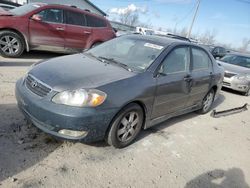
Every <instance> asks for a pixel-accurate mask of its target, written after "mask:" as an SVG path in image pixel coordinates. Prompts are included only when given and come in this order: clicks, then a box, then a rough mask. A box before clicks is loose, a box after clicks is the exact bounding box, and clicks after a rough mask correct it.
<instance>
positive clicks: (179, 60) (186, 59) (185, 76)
mask: <svg viewBox="0 0 250 188" xmlns="http://www.w3.org/2000/svg"><path fill="white" fill-rule="evenodd" d="M189 64H190V48H189V47H188V46H182V47H177V48H174V49H173V50H172V51H171V52H170V53H168V55H167V56H166V58H165V59H164V60H163V62H162V64H161V66H160V68H159V73H158V74H157V75H158V76H157V78H156V79H157V87H156V94H155V101H154V107H153V112H152V119H154V118H157V117H162V116H165V115H167V114H170V113H175V112H177V111H180V110H183V109H184V108H185V107H186V103H187V100H188V98H189V91H190V89H189V88H190V79H189Z"/></svg>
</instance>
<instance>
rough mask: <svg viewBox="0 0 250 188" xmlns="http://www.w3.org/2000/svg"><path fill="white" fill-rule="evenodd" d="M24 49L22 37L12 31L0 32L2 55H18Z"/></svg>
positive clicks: (0, 50)
mask: <svg viewBox="0 0 250 188" xmlns="http://www.w3.org/2000/svg"><path fill="white" fill-rule="evenodd" d="M24 49H25V42H24V40H23V38H22V37H21V36H20V35H19V34H17V33H15V32H13V31H7V30H6V31H2V32H0V54H1V55H2V56H3V57H19V56H20V55H22V53H23V51H24Z"/></svg>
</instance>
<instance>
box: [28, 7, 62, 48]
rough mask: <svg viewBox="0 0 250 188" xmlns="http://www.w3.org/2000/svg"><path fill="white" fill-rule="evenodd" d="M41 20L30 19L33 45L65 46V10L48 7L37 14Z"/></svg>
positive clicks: (30, 34)
mask: <svg viewBox="0 0 250 188" xmlns="http://www.w3.org/2000/svg"><path fill="white" fill-rule="evenodd" d="M36 15H37V16H38V17H39V18H41V21H38V20H33V19H32V18H31V19H30V22H29V36H30V42H31V44H32V45H33V46H40V45H43V46H56V47H61V48H64V30H65V24H64V23H63V22H64V21H63V19H64V18H63V10H62V9H57V8H48V9H45V10H42V11H41V12H39V13H37V14H36Z"/></svg>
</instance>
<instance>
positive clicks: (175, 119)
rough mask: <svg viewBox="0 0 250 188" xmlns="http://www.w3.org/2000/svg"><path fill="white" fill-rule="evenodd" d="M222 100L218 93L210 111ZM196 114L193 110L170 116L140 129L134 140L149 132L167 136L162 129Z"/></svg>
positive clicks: (223, 97)
mask: <svg viewBox="0 0 250 188" xmlns="http://www.w3.org/2000/svg"><path fill="white" fill-rule="evenodd" d="M224 101H225V96H224V95H223V94H219V96H218V98H217V99H216V100H215V101H214V104H213V106H212V109H211V111H210V112H212V110H213V109H215V108H217V107H218V106H220V104H222V103H223V102H224ZM210 112H209V113H210ZM197 116H199V114H197V113H195V112H191V113H188V114H184V115H181V116H177V117H173V118H170V119H168V120H166V121H164V122H162V123H159V124H157V125H154V126H153V127H150V128H148V129H146V130H144V131H141V133H140V134H139V136H138V138H137V139H136V141H135V142H137V141H139V140H141V139H143V138H145V137H147V136H149V135H151V134H158V135H160V136H164V137H168V135H167V134H166V133H165V132H164V131H163V129H165V128H167V127H170V126H173V125H175V124H178V123H179V122H182V121H185V120H187V119H192V118H195V117H197Z"/></svg>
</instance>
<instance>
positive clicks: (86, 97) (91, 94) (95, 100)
mask: <svg viewBox="0 0 250 188" xmlns="http://www.w3.org/2000/svg"><path fill="white" fill-rule="evenodd" d="M106 97H107V95H106V93H104V92H102V91H99V90H96V89H90V90H85V89H78V90H74V91H63V92H61V93H58V94H56V95H55V96H54V97H53V98H52V102H54V103H56V104H64V105H68V106H75V107H96V106H99V105H101V104H102V103H103V102H104V101H105V99H106Z"/></svg>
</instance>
